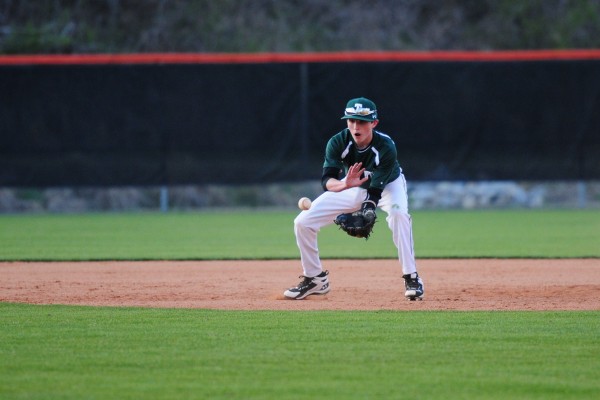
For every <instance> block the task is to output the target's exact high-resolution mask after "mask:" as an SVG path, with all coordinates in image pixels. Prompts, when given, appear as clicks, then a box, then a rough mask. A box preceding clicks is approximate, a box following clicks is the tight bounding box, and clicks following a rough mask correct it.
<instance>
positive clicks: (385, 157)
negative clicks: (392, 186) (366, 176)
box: [369, 139, 400, 190]
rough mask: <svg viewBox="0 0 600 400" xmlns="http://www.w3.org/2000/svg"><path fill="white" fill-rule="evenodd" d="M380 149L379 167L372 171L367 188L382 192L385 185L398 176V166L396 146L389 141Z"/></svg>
mask: <svg viewBox="0 0 600 400" xmlns="http://www.w3.org/2000/svg"><path fill="white" fill-rule="evenodd" d="M380 149H381V150H380V154H379V158H380V159H379V165H377V167H376V168H375V170H374V171H373V175H372V176H371V183H370V185H369V187H371V188H374V189H381V190H383V189H384V188H385V185H387V184H388V183H390V182H392V181H394V180H395V179H396V178H398V176H400V164H399V163H398V154H397V151H396V145H395V144H394V142H393V141H392V140H391V139H390V140H389V141H388V142H387V143H386V144H385V146H382V147H380Z"/></svg>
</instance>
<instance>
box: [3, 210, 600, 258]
mask: <svg viewBox="0 0 600 400" xmlns="http://www.w3.org/2000/svg"><path fill="white" fill-rule="evenodd" d="M296 214H297V212H296V211H235V212H234V211H230V212H197V213H167V214H160V213H138V214H132V213H129V214H83V215H4V216H0V243H2V246H0V260H132V259H139V260H145V259H172V260H185V259H277V258H284V259H285V258H288V259H289V258H298V257H299V255H298V249H297V247H296V243H295V238H294V233H293V220H294V217H295V216H296ZM380 214H383V213H380ZM413 221H414V226H413V228H414V236H415V249H416V255H417V257H418V258H427V257H467V258H468V257H507V258H509V257H600V235H598V232H600V213H598V212H597V211H595V210H535V211H527V210H513V211H510V210H503V211H497V210H496V211H473V212H464V211H418V212H415V213H413ZM319 249H320V252H321V256H322V257H323V258H373V257H379V258H395V257H396V249H395V247H394V245H393V243H392V239H391V232H390V231H389V229H388V228H387V226H386V222H385V218H384V215H380V220H379V222H378V223H377V225H376V226H375V233H374V234H373V236H372V237H371V238H370V239H369V240H368V241H365V240H357V239H356V238H351V237H349V236H347V235H345V234H343V233H342V232H340V231H339V230H338V229H337V227H336V226H333V225H332V226H328V227H325V228H324V229H323V230H322V231H321V234H320V235H319Z"/></svg>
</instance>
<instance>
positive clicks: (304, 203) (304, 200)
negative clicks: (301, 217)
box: [298, 197, 312, 210]
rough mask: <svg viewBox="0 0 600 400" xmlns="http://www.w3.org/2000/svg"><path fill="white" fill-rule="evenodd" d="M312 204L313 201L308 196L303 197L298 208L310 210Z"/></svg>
mask: <svg viewBox="0 0 600 400" xmlns="http://www.w3.org/2000/svg"><path fill="white" fill-rule="evenodd" d="M311 204H312V201H310V199H309V198H308V197H303V198H301V199H300V200H298V208H299V209H301V210H308V209H309V208H310V205H311Z"/></svg>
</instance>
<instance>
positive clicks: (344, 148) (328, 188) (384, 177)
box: [284, 97, 424, 300]
mask: <svg viewBox="0 0 600 400" xmlns="http://www.w3.org/2000/svg"><path fill="white" fill-rule="evenodd" d="M342 119H344V120H346V124H347V128H346V129H344V130H342V131H341V132H339V133H337V134H336V135H334V136H333V137H331V139H329V142H328V143H327V147H326V150H325V162H324V164H323V175H322V180H321V182H322V185H323V189H324V190H325V192H324V193H323V194H321V195H320V196H319V197H317V198H316V199H315V200H314V201H313V202H312V205H311V207H310V209H308V210H305V211H302V212H301V213H300V214H299V215H298V216H297V217H296V219H295V220H294V233H295V235H296V243H297V244H298V248H299V249H300V259H301V263H302V269H303V275H302V276H301V277H300V278H302V281H301V282H300V283H299V284H298V286H296V287H292V288H290V289H288V290H286V291H285V292H284V295H285V296H286V297H287V298H290V299H296V300H301V299H304V298H306V297H307V296H309V295H311V294H325V293H328V292H329V290H330V286H329V272H328V271H324V270H323V266H322V265H321V260H320V258H319V249H318V246H317V233H318V232H319V230H320V229H321V228H322V227H324V226H326V225H329V224H331V223H333V222H334V219H336V217H337V216H338V214H340V213H353V214H352V215H359V216H360V217H362V216H364V217H365V219H367V217H368V218H370V219H371V220H372V221H373V222H374V219H375V209H376V207H377V206H379V207H380V208H381V209H382V210H383V211H385V212H386V213H387V218H386V221H387V224H388V227H389V228H390V230H391V231H392V236H393V241H394V244H395V245H396V247H397V249H398V258H399V261H400V264H401V265H402V273H403V278H404V282H405V293H404V296H405V297H406V298H407V299H409V300H416V299H418V300H421V299H422V298H423V293H424V292H423V281H422V280H421V278H420V277H419V274H418V273H417V267H416V263H415V255H414V250H413V236H412V222H411V217H410V215H409V213H408V195H407V191H406V180H405V179H404V175H403V174H402V169H401V168H400V165H399V163H398V160H397V153H396V145H395V143H394V141H393V140H392V139H391V138H390V137H389V136H388V135H386V134H384V133H382V132H379V131H376V130H375V127H376V126H377V124H378V123H379V119H378V116H377V108H376V107H375V103H373V102H372V101H371V100H369V99H366V98H364V97H360V98H356V99H352V100H350V101H349V102H348V104H347V105H346V109H345V111H344V116H343V117H342ZM346 215H350V214H346ZM368 234H369V232H367V234H366V236H364V235H363V236H362V237H368ZM353 236H357V235H353ZM359 237H361V236H359Z"/></svg>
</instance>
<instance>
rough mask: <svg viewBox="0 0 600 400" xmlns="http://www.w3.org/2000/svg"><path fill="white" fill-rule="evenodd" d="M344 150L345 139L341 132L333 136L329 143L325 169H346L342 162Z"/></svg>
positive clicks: (326, 149) (326, 151) (326, 150)
mask: <svg viewBox="0 0 600 400" xmlns="http://www.w3.org/2000/svg"><path fill="white" fill-rule="evenodd" d="M343 150H344V149H343V138H342V132H340V133H338V134H337V135H334V136H332V137H331V139H329V141H328V142H327V146H326V148H325V161H324V163H323V168H337V169H338V170H342V169H344V163H343V162H342V151H343Z"/></svg>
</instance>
